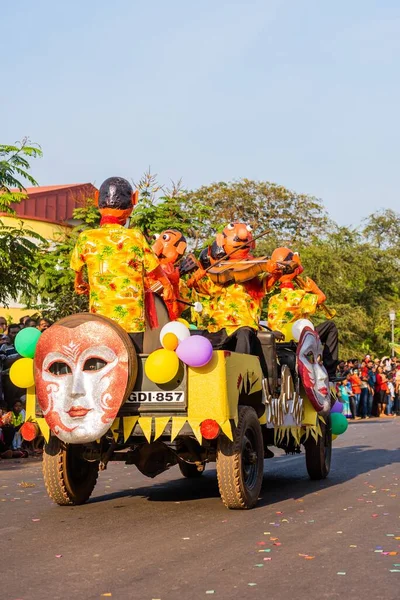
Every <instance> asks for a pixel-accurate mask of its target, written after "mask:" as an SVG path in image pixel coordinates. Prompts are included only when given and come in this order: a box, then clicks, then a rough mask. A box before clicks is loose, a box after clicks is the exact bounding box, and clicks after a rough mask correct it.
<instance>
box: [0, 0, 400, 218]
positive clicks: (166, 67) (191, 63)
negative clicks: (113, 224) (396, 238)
mask: <svg viewBox="0 0 400 600" xmlns="http://www.w3.org/2000/svg"><path fill="white" fill-rule="evenodd" d="M1 12H2V15H1V30H2V57H1V59H0V143H13V142H15V141H17V140H20V139H22V138H23V137H24V136H28V137H29V138H30V139H31V140H32V141H34V142H37V143H38V144H40V146H41V147H42V150H43V152H44V156H43V158H42V159H40V160H36V161H34V162H33V163H32V174H33V175H34V176H35V178H36V179H37V180H38V182H39V184H40V185H53V184H66V183H84V182H92V183H94V184H95V185H97V186H99V185H100V184H101V182H102V181H103V180H104V179H106V178H107V177H109V176H112V175H120V176H123V177H126V178H127V179H130V180H131V179H133V180H134V181H137V180H138V179H139V178H140V176H141V175H142V173H143V172H144V171H145V170H146V169H147V168H148V167H149V166H150V167H151V170H152V171H153V172H154V173H157V174H158V179H159V181H160V182H161V183H165V184H167V183H168V182H169V181H170V180H178V179H179V178H182V179H183V183H184V185H185V186H186V187H188V188H192V189H193V188H196V187H198V186H200V185H203V184H208V183H211V182H214V181H230V180H235V179H239V178H241V177H247V178H250V179H258V180H268V181H271V182H275V183H279V184H281V185H284V186H286V187H288V188H290V189H292V190H295V191H296V192H299V193H307V194H312V195H314V196H316V197H318V198H320V199H321V200H322V201H323V203H324V205H325V206H326V208H327V210H328V212H329V214H330V215H331V217H332V218H333V219H335V220H336V221H337V222H338V223H339V224H341V225H353V226H356V225H358V224H360V223H361V222H362V220H363V219H364V218H366V217H367V216H368V215H369V214H371V213H372V212H374V211H376V210H379V209H382V208H392V209H395V210H398V209H399V207H400V202H399V177H400V168H399V140H400V120H399V109H400V2H399V1H398V0H374V1H373V0H335V1H334V2H328V1H326V0H246V1H245V0H230V1H225V0H201V1H193V0H192V1H190V0H168V1H167V0H146V1H145V0H113V1H112V2H110V1H109V0H79V1H78V0H68V2H54V0H35V2H32V0H19V1H18V2H7V3H5V6H3V7H2V11H1Z"/></svg>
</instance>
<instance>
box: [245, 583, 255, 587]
mask: <svg viewBox="0 0 400 600" xmlns="http://www.w3.org/2000/svg"><path fill="white" fill-rule="evenodd" d="M247 585H249V586H250V587H254V586H255V585H257V584H256V583H248V584H247Z"/></svg>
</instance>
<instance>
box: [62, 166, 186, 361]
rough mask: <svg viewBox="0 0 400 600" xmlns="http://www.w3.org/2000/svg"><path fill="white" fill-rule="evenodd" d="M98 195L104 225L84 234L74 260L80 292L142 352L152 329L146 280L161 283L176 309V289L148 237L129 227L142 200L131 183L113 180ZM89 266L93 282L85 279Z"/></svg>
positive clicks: (79, 241)
mask: <svg viewBox="0 0 400 600" xmlns="http://www.w3.org/2000/svg"><path fill="white" fill-rule="evenodd" d="M96 196H97V197H96V200H97V204H98V207H99V211H100V214H101V221H100V227H99V228H98V229H90V230H86V231H83V232H82V233H81V234H80V235H79V238H78V240H77V243H76V245H75V248H74V250H73V252H72V256H71V268H72V269H73V270H74V271H75V273H76V275H75V291H76V292H77V293H78V294H88V295H89V310H90V312H92V313H97V314H99V315H104V316H107V317H110V318H111V319H113V320H115V321H116V322H117V323H118V324H119V325H120V326H121V327H122V328H123V329H125V330H126V331H127V332H128V333H129V334H130V335H131V338H132V340H133V342H134V344H135V345H136V347H137V349H138V351H139V352H141V351H142V350H141V347H142V344H143V333H144V331H145V329H146V323H145V302H144V291H145V289H144V278H145V277H148V278H150V279H151V280H154V281H156V280H158V281H160V282H161V283H162V285H163V287H164V300H165V301H166V303H167V304H168V303H169V304H170V305H171V306H172V307H176V301H175V300H176V299H175V294H174V291H173V287H172V285H171V283H170V281H169V279H168V277H166V275H165V273H164V271H163V269H162V268H161V265H160V262H159V260H158V258H157V257H156V256H155V254H154V252H153V251H152V249H151V248H150V246H149V244H148V243H147V241H146V238H145V236H144V235H143V233H142V232H141V231H140V230H139V229H127V228H126V227H124V225H125V224H126V221H127V219H128V218H129V216H130V214H131V212H132V210H133V207H134V206H135V204H136V203H137V199H138V194H137V192H134V191H133V189H132V186H131V185H130V183H129V182H128V181H126V179H123V178H122V177H110V178H108V179H106V180H105V181H104V182H103V183H102V185H101V186H100V190H99V191H98V192H97V194H96ZM85 265H86V267H87V273H88V280H89V281H88V283H86V282H85V281H84V279H83V276H82V270H83V267H84V266H85Z"/></svg>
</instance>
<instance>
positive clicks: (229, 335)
mask: <svg viewBox="0 0 400 600" xmlns="http://www.w3.org/2000/svg"><path fill="white" fill-rule="evenodd" d="M243 245H245V246H243ZM254 247H255V241H254V239H253V234H252V229H251V227H250V226H249V225H246V224H245V223H230V224H229V225H227V227H225V228H224V230H223V231H222V233H219V234H218V235H217V236H216V240H215V243H214V244H213V245H212V246H211V258H212V259H217V260H218V259H220V258H223V257H224V256H226V255H230V256H229V257H227V261H226V263H227V266H228V268H229V266H230V264H232V268H233V269H234V265H235V263H237V261H240V262H241V264H242V262H246V261H247V260H249V261H250V262H249V264H251V263H252V262H254V260H253V257H252V255H251V251H252V250H253V249H254ZM263 263H264V264H263V268H262V270H263V272H262V273H260V276H254V275H252V276H251V278H250V279H249V280H246V281H240V282H238V281H236V280H235V279H233V280H232V279H230V280H229V281H226V283H223V282H221V281H218V279H217V280H216V281H215V280H213V279H212V277H211V276H210V275H209V274H208V273H207V272H206V271H205V270H204V269H202V268H199V269H198V270H197V271H196V272H195V273H194V275H193V276H192V277H191V279H190V280H189V281H188V286H189V287H193V288H194V289H195V290H196V291H198V292H199V293H200V294H201V302H202V304H203V312H202V315H201V319H202V320H203V327H205V328H206V329H207V331H206V333H205V335H206V336H207V337H209V339H210V341H211V343H212V344H213V346H214V347H215V348H217V349H227V350H233V351H236V352H242V353H244V354H255V355H257V356H259V357H260V362H261V366H262V368H263V371H264V373H265V372H266V365H265V361H264V359H263V355H262V350H261V345H260V342H259V340H258V337H257V330H258V327H259V321H260V316H261V309H262V303H263V299H264V297H265V294H266V292H268V291H269V289H271V287H272V285H273V284H274V283H275V282H276V281H277V280H278V279H279V277H280V276H281V275H282V274H283V272H284V267H285V266H284V265H279V264H277V263H276V262H274V261H271V260H266V261H263ZM286 266H289V265H286ZM289 268H292V267H291V266H289ZM210 273H212V270H211V271H210Z"/></svg>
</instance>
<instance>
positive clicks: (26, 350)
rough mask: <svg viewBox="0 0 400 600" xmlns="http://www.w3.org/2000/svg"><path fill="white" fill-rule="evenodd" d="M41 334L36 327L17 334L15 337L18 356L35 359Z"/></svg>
mask: <svg viewBox="0 0 400 600" xmlns="http://www.w3.org/2000/svg"><path fill="white" fill-rule="evenodd" d="M41 333H42V332H41V331H39V329H36V327H26V328H25V329H22V330H21V331H20V332H19V333H17V335H16V337H15V349H16V351H17V352H18V354H20V355H21V356H23V357H25V358H33V357H34V355H35V350H36V344H37V343H38V339H39V338H40V336H41Z"/></svg>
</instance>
